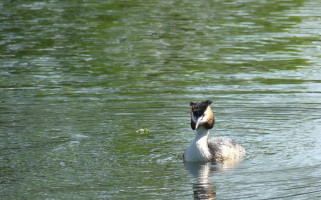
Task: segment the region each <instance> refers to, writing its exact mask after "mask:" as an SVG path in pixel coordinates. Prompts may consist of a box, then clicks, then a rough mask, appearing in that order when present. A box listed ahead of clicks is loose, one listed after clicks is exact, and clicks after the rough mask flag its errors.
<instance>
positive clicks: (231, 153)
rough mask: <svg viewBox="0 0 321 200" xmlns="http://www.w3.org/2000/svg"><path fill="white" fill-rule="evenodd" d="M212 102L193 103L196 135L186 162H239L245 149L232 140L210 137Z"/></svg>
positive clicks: (184, 156) (191, 104)
mask: <svg viewBox="0 0 321 200" xmlns="http://www.w3.org/2000/svg"><path fill="white" fill-rule="evenodd" d="M211 103H212V101H210V100H207V101H204V102H200V103H199V102H196V103H195V102H191V103H190V106H191V107H192V108H191V128H192V129H193V130H196V135H195V137H194V139H193V141H192V143H191V144H190V145H189V147H188V148H187V149H186V150H185V152H184V155H183V159H184V161H186V162H209V161H211V162H220V163H222V162H224V161H234V162H236V161H239V160H241V159H242V158H243V156H244V155H245V149H244V148H243V147H242V146H241V145H239V144H237V143H236V142H235V141H233V140H232V139H230V138H226V137H210V138H209V130H210V129H212V128H213V126H214V122H215V119H214V115H213V112H212V109H211V107H210V105H211Z"/></svg>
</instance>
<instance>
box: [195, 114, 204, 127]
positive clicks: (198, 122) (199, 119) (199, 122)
mask: <svg viewBox="0 0 321 200" xmlns="http://www.w3.org/2000/svg"><path fill="white" fill-rule="evenodd" d="M202 120H203V116H201V117H199V118H198V119H197V122H196V125H195V130H197V129H198V127H199V126H200V125H201V122H202Z"/></svg>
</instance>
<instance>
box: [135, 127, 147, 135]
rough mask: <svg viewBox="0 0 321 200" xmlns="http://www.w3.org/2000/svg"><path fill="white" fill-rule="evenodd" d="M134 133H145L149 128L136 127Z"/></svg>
mask: <svg viewBox="0 0 321 200" xmlns="http://www.w3.org/2000/svg"><path fill="white" fill-rule="evenodd" d="M136 133H139V134H147V133H149V130H148V128H141V129H138V130H137V131H136Z"/></svg>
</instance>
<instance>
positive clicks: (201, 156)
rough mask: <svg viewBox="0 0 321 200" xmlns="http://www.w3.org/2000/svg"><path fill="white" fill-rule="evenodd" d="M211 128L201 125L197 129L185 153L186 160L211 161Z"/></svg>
mask: <svg viewBox="0 0 321 200" xmlns="http://www.w3.org/2000/svg"><path fill="white" fill-rule="evenodd" d="M208 135H209V129H206V128H204V127H199V128H198V129H197V130H196V134H195V137H194V139H193V141H192V143H191V144H190V146H189V147H188V149H187V151H186V155H185V159H186V161H190V162H204V161H210V159H211V157H212V154H211V153H210V150H209V148H208V143H207V140H208Z"/></svg>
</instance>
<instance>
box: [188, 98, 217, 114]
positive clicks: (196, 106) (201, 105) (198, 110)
mask: <svg viewBox="0 0 321 200" xmlns="http://www.w3.org/2000/svg"><path fill="white" fill-rule="evenodd" d="M211 103H212V101H210V100H206V101H203V102H191V103H190V106H192V112H193V115H194V116H195V117H200V116H202V115H203V114H204V112H205V110H206V108H207V107H208V106H209V105H211Z"/></svg>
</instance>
